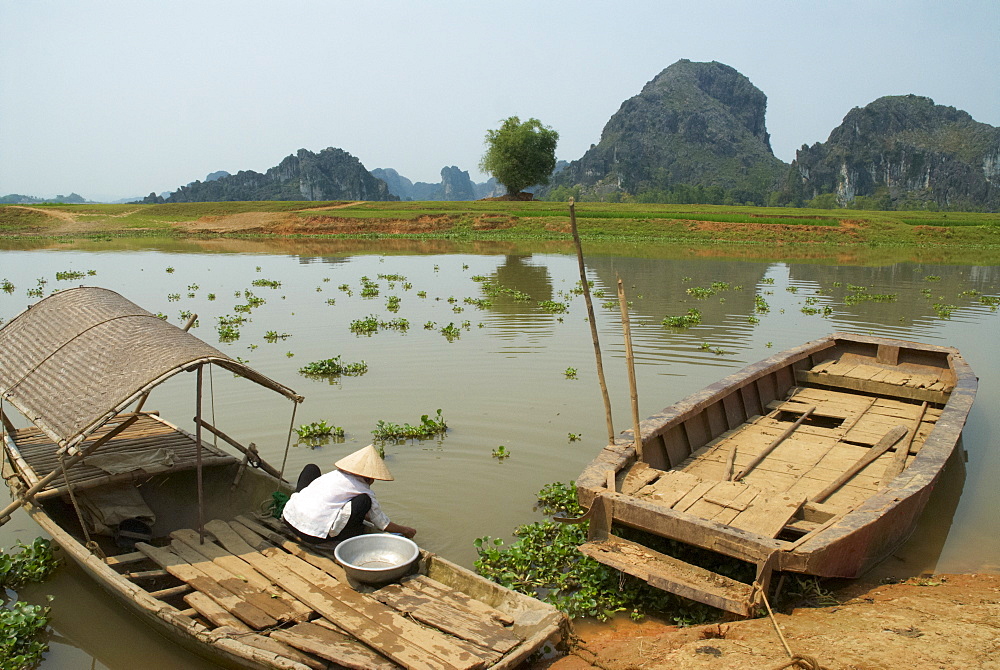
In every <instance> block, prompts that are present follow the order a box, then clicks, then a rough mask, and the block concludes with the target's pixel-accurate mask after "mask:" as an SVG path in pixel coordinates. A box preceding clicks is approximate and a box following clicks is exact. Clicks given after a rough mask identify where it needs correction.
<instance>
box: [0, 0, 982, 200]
mask: <svg viewBox="0 0 1000 670" xmlns="http://www.w3.org/2000/svg"><path fill="white" fill-rule="evenodd" d="M680 58H688V59H690V60H694V61H711V60H716V61H719V62H722V63H725V64H727V65H731V66H732V67H734V68H736V69H737V70H738V71H740V72H741V73H743V74H744V75H746V76H747V77H748V78H749V79H750V81H752V82H753V83H754V84H755V85H756V86H757V87H758V88H760V89H761V90H762V91H763V92H764V93H765V94H766V95H767V98H768V110H767V128H768V131H769V132H770V133H771V144H772V146H773V148H774V152H775V154H776V155H777V156H778V157H779V158H781V159H782V160H784V161H786V162H790V161H791V160H792V159H793V158H794V157H795V150H796V149H797V148H799V147H800V146H801V145H802V144H812V143H814V142H819V141H824V140H826V138H827V136H828V135H829V133H830V131H831V130H832V129H833V128H834V127H836V126H837V125H839V123H840V122H841V120H842V119H843V117H844V115H845V114H846V113H847V112H848V111H849V110H850V109H851V108H852V107H856V106H864V105H866V104H868V103H869V102H871V101H872V100H874V99H876V98H878V97H880V96H883V95H893V94H904V93H914V94H917V95H925V96H929V97H931V98H933V99H934V101H935V102H937V103H938V104H944V105H951V106H954V107H957V108H959V109H964V110H965V111H967V112H969V113H970V114H971V115H972V117H973V118H975V119H976V120H977V121H982V122H985V123H989V124H992V125H1000V2H998V0H953V1H951V2H941V1H940V0H933V1H931V0H912V1H910V2H904V1H899V0H895V1H884V0H863V1H860V0H840V1H839V2H833V1H820V0H776V1H771V0H762V1H760V2H750V1H749V0H743V1H741V0H716V1H712V0H701V1H700V2H695V1H691V0H689V1H688V2H676V1H674V0H659V1H648V2H586V1H581V0H576V1H575V2H562V1H547V0H535V1H534V2H521V1H518V0H507V1H506V2H490V3H485V2H475V1H473V0H464V1H437V2H435V1H430V0H428V1H425V2H417V1H415V0H410V1H409V2H406V1H402V0H398V1H397V0H382V1H371V2H356V1H355V2H340V1H339V0H324V1H317V2H306V1H299V0H285V1H283V2H276V1H275V0H268V1H266V2H265V1H256V0H240V1H238V2H235V1H234V2H230V1H228V0H196V1H188V0H172V1H171V2H152V1H147V0H130V1H127V2H115V1H111V0H106V1H96V0H95V1H85V0H78V1H75V2H74V1H70V0H66V1H57V0H52V1H47V0H0V195H3V194H7V193H21V194H26V195H34V196H44V197H51V196H54V195H56V194H69V193H70V192H71V191H75V192H77V193H79V194H81V195H83V196H84V197H86V198H90V199H95V200H96V199H117V198H123V197H132V196H140V195H145V194H147V193H149V192H150V191H156V192H157V193H159V192H162V191H166V190H174V189H176V188H177V187H178V186H180V185H182V184H186V183H188V182H190V181H193V180H195V179H204V178H205V175H206V174H208V173H209V172H213V171H215V170H227V171H229V172H233V173H235V172H237V171H238V170H247V169H249V170H257V171H260V172H263V171H264V170H266V169H267V168H269V167H272V166H274V165H276V164H277V163H278V162H279V161H281V159H282V158H284V157H285V156H287V155H289V154H291V153H294V152H295V151H296V150H298V149H299V148H306V149H309V150H311V151H319V150H321V149H323V148H325V147H328V146H333V147H339V148H341V149H344V150H346V151H348V152H350V153H351V154H353V155H354V156H356V157H358V158H359V159H360V160H361V162H362V163H363V164H364V165H365V167H367V168H368V169H374V168H378V167H382V168H386V167H392V168H395V169H397V170H398V171H399V172H400V174H402V175H404V176H406V177H408V178H410V179H411V180H413V181H431V182H436V181H439V179H440V176H439V175H440V170H441V168H442V167H443V166H446V165H457V166H458V167H460V168H462V169H463V170H468V171H469V172H470V174H471V175H472V177H473V179H474V180H475V181H483V180H484V177H483V175H482V174H481V173H480V172H479V170H478V167H477V166H478V163H479V159H480V157H481V155H482V152H483V137H484V135H485V132H486V130H487V129H488V128H494V127H496V126H497V125H498V123H499V121H500V120H501V119H503V118H506V117H507V116H511V115H518V116H520V117H521V118H522V119H525V118H528V117H537V118H538V119H540V120H541V121H542V122H543V123H544V124H546V125H548V126H551V127H553V128H555V129H556V130H557V131H559V134H560V141H559V147H558V149H557V155H558V157H559V158H561V159H566V160H574V159H577V158H579V157H580V156H581V155H583V153H584V151H586V150H587V149H588V148H589V147H590V145H591V144H592V143H596V142H597V141H598V140H599V139H600V135H601V129H602V128H603V127H604V124H605V122H607V120H608V118H609V117H610V116H611V115H612V114H613V113H614V112H616V111H617V110H618V108H619V107H620V105H621V103H622V102H623V101H624V100H626V99H627V98H629V97H631V96H634V95H636V94H637V93H638V92H639V91H640V90H641V89H642V86H643V85H644V84H645V83H646V82H647V81H649V80H650V79H652V78H653V77H655V76H656V75H657V74H658V73H659V72H660V71H661V70H663V69H664V68H666V67H667V66H668V65H670V64H671V63H674V62H675V61H677V60H678V59H680Z"/></svg>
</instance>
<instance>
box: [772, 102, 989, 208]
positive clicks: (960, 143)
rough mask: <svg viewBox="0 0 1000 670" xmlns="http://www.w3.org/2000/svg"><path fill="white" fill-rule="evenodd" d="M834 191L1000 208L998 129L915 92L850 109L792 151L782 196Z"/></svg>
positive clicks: (894, 201) (863, 199)
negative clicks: (821, 135)
mask: <svg viewBox="0 0 1000 670" xmlns="http://www.w3.org/2000/svg"><path fill="white" fill-rule="evenodd" d="M823 194H833V195H834V196H835V198H836V202H837V204H839V205H842V206H843V205H851V204H854V205H858V204H859V203H860V204H861V205H863V206H865V207H871V208H879V209H922V208H925V207H928V206H931V207H941V208H949V209H966V210H980V209H983V210H988V211H997V210H998V209H1000V128H996V127H994V126H991V125H988V124H985V123H979V122H977V121H975V120H973V118H972V117H971V116H969V114H968V113H966V112H963V111H961V110H958V109H955V108H954V107H946V106H944V105H936V104H934V101H933V100H931V99H930V98H925V97H919V96H915V95H899V96H887V97H884V98H879V99H878V100H876V101H874V102H872V103H871V104H869V105H867V106H865V107H863V108H857V107H855V108H854V109H852V110H851V111H850V112H848V114H847V116H845V117H844V121H843V123H841V124H840V126H838V127H837V128H835V129H834V130H833V132H831V133H830V137H829V139H828V140H827V141H826V142H822V143H816V144H814V145H813V146H811V147H807V146H803V147H802V148H801V149H800V150H799V151H798V152H796V157H795V161H793V163H792V172H791V174H790V175H789V183H788V185H787V187H786V191H785V193H784V194H783V196H784V198H783V199H784V200H786V201H788V202H791V203H792V204H800V203H801V202H802V201H803V200H808V199H810V198H815V197H817V196H820V195H823Z"/></svg>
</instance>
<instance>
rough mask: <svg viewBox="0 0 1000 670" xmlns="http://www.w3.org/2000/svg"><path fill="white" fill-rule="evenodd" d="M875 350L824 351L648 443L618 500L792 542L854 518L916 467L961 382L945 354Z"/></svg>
mask: <svg viewBox="0 0 1000 670" xmlns="http://www.w3.org/2000/svg"><path fill="white" fill-rule="evenodd" d="M856 346H858V347H859V348H861V347H860V345H856ZM869 349H870V351H864V350H863V349H862V350H861V351H850V350H848V351H842V352H839V353H840V355H839V356H837V357H835V358H834V357H830V352H829V351H827V352H822V351H821V352H818V354H816V355H814V356H812V357H808V358H805V359H803V360H801V361H799V362H798V363H796V364H794V365H792V366H789V367H781V368H778V369H777V370H774V371H773V372H771V373H770V374H767V375H764V376H762V377H760V378H758V379H756V380H755V381H753V382H751V383H749V384H746V385H744V386H742V387H740V388H739V389H738V390H735V391H734V392H733V393H730V394H728V395H726V396H724V397H722V398H721V399H719V400H718V401H717V402H714V403H712V404H710V405H708V406H706V407H705V408H704V410H703V411H700V412H698V413H696V414H695V415H693V416H692V417H691V418H689V419H688V420H686V421H683V422H679V423H676V424H674V425H672V426H670V427H669V428H668V429H666V430H664V431H663V432H662V433H658V434H654V435H651V436H647V435H644V440H643V459H642V461H640V462H637V463H635V464H634V465H632V466H631V467H630V468H628V469H627V470H626V471H625V472H623V473H620V479H621V482H620V484H619V486H620V488H619V490H620V492H621V493H624V494H627V495H633V496H636V497H638V498H642V499H647V500H649V501H650V502H654V503H656V504H658V505H663V506H666V507H669V508H671V509H673V510H676V511H680V512H688V513H690V514H694V515H697V516H698V517H701V518H703V519H709V520H714V521H717V522H719V523H723V524H726V525H729V526H732V527H735V528H740V529H742V530H746V531H749V532H753V533H755V534H758V535H761V536H763V537H769V538H779V539H783V540H789V541H793V540H795V539H797V538H800V537H802V536H804V535H805V534H807V533H809V532H810V531H813V530H815V529H816V528H817V527H819V526H820V525H822V524H823V523H824V522H826V521H828V520H830V519H832V518H834V517H837V516H840V515H842V514H844V513H846V512H848V511H849V510H851V509H853V508H855V507H856V506H858V505H859V504H861V503H863V502H864V501H865V500H867V499H868V498H869V497H871V496H872V495H874V494H875V493H878V492H879V491H881V490H882V489H883V488H885V486H886V485H888V483H889V482H890V481H891V480H892V479H893V478H895V477H896V476H897V475H898V474H899V473H900V472H902V471H903V470H904V469H905V468H906V467H907V466H908V465H909V464H910V463H911V462H912V461H913V459H914V458H915V457H916V455H917V454H918V453H919V452H920V449H921V447H922V446H923V444H924V441H925V439H926V437H927V435H928V434H929V433H930V432H931V430H932V429H933V428H934V425H935V423H936V421H937V419H938V417H939V416H940V415H941V408H942V407H943V406H944V403H945V402H946V401H947V398H948V394H949V393H950V391H951V390H952V388H953V387H954V383H955V379H954V373H953V372H952V371H951V370H950V368H949V366H948V361H947V358H946V356H943V355H941V356H934V355H930V354H929V353H928V352H913V351H905V350H904V351H903V353H902V356H904V357H905V356H907V354H910V359H911V360H906V359H905V358H904V359H903V360H901V359H900V355H901V354H900V352H899V348H898V347H896V348H894V349H895V351H892V352H886V351H885V347H884V346H883V347H878V346H875V345H872V346H870V347H869ZM917 354H919V355H917ZM886 443H889V444H886ZM866 461H868V462H866ZM859 464H861V465H859ZM847 475H849V476H847ZM845 477H846V478H845Z"/></svg>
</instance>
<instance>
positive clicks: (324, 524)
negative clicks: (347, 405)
mask: <svg viewBox="0 0 1000 670" xmlns="http://www.w3.org/2000/svg"><path fill="white" fill-rule="evenodd" d="M334 465H335V466H336V468H337V469H336V470H333V471H331V472H328V473H326V474H325V475H320V470H319V468H318V467H317V466H316V465H313V464H311V463H310V464H309V465H307V466H305V467H304V468H303V469H302V474H300V475H299V481H298V485H297V487H296V489H295V493H293V494H292V497H291V498H289V499H288V502H287V503H286V504H285V509H284V511H283V512H282V514H281V518H282V520H283V521H284V522H285V523H286V524H287V525H288V526H289V527H290V528H291V529H292V530H293V531H295V534H296V535H298V536H299V538H300V539H301V540H302V541H304V542H307V543H310V544H316V543H318V542H326V541H328V540H336V541H340V540H346V539H347V538H349V537H354V536H356V535H361V534H362V533H363V532H364V521H365V519H367V520H368V521H369V522H371V524H372V525H374V526H375V527H376V528H377V529H379V530H381V531H384V532H386V533H399V534H401V535H404V536H406V537H409V538H412V537H413V536H414V535H416V534H417V531H416V530H415V529H413V528H410V527H409V526H403V525H400V524H397V523H393V522H392V521H390V520H389V517H387V516H386V515H385V513H384V512H383V511H382V508H381V507H380V506H379V504H378V500H377V499H376V498H375V494H374V493H372V490H371V485H372V483H373V482H374V481H375V480H376V479H380V480H383V481H392V479H393V477H392V473H391V472H389V468H387V467H386V465H385V461H383V460H382V457H381V456H379V455H378V451H377V450H376V449H375V447H374V445H371V444H369V445H368V446H367V447H364V448H363V449H358V450H357V451H355V452H354V453H352V454H348V455H347V456H344V457H343V458H341V459H340V460H338V461H337V462H336V463H334Z"/></svg>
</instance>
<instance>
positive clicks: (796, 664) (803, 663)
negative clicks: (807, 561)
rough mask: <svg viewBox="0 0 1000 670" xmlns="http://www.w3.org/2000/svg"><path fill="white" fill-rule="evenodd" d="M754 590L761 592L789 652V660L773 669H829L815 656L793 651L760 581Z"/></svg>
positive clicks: (775, 627) (786, 650) (768, 612)
mask: <svg viewBox="0 0 1000 670" xmlns="http://www.w3.org/2000/svg"><path fill="white" fill-rule="evenodd" d="M753 588H754V590H755V591H756V592H757V593H759V594H760V597H761V599H762V600H763V601H764V607H766V608H767V616H768V617H770V619H771V625H773V626H774V632H776V633H777V634H778V639H780V640H781V646H783V647H784V648H785V653H787V654H788V658H789V660H788V661H786V662H784V663H782V664H781V665H776V666H774V667H773V668H771V670H785V668H801V669H802V670H827V668H825V667H824V666H822V665H820V663H819V661H817V660H816V658H814V657H813V656H808V655H806V654H796V653H793V652H792V648H791V647H789V646H788V641H787V640H786V639H785V635H784V634H783V633H782V632H781V628H780V627H779V626H778V622H777V621H776V620H775V618H774V612H772V611H771V603H769V602H768V601H767V594H766V593H764V589H763V588H761V585H760V582H754V583H753Z"/></svg>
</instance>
